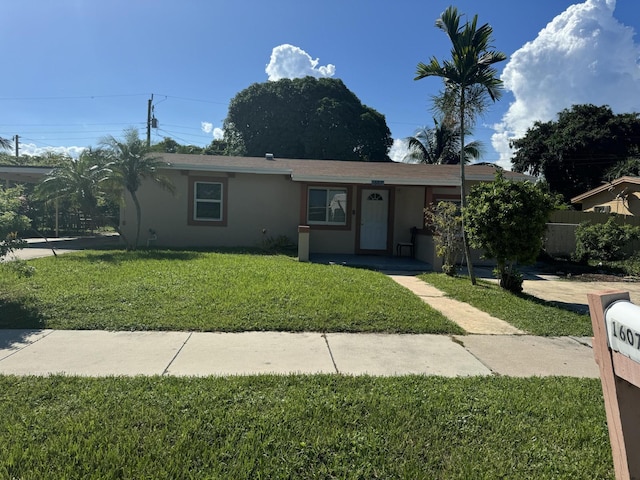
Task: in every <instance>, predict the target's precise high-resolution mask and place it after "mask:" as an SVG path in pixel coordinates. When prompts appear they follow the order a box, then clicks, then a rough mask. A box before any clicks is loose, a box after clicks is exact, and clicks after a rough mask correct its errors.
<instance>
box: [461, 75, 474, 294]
mask: <svg viewBox="0 0 640 480" xmlns="http://www.w3.org/2000/svg"><path fill="white" fill-rule="evenodd" d="M464 93H465V89H464V86H461V87H460V207H461V209H462V215H461V216H462V247H463V249H464V257H465V260H466V261H467V269H468V270H469V278H470V279H471V284H472V285H475V284H476V276H475V274H474V272H473V263H472V262H471V251H470V249H469V243H468V241H467V232H466V230H465V229H466V221H465V215H466V212H465V209H466V208H467V195H466V193H465V191H464V182H465V178H464V160H465V158H464V113H465V95H464Z"/></svg>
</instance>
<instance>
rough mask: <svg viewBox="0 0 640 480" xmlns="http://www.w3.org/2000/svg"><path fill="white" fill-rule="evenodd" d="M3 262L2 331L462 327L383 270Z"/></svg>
mask: <svg viewBox="0 0 640 480" xmlns="http://www.w3.org/2000/svg"><path fill="white" fill-rule="evenodd" d="M28 263H29V265H31V266H33V267H35V273H34V274H33V275H32V276H25V275H22V276H21V275H18V274H17V273H16V269H15V268H10V266H8V265H4V266H3V268H0V328H56V329H106V330H195V331H248V330H279V331H328V332H396V333H463V331H462V330H461V329H460V328H459V327H458V326H457V325H455V324H454V323H452V322H450V321H449V320H448V319H446V318H445V317H444V316H443V315H442V314H440V313H439V312H437V311H435V310H433V309H432V308H430V307H429V306H427V305H425V304H424V302H422V301H421V300H420V299H419V298H418V297H416V296H415V295H413V294H412V293H411V292H409V291H408V290H406V289H405V288H403V287H401V286H399V285H398V284H396V283H395V282H394V281H392V280H391V279H389V278H388V277H387V276H385V275H383V274H381V273H376V272H371V271H368V270H362V269H353V268H347V267H343V266H336V265H316V264H309V263H300V262H298V261H297V260H296V259H294V258H292V257H288V256H284V255H251V254H241V253H211V252H197V251H158V250H146V251H145V250H140V251H136V252H125V251H85V252H80V253H73V254H66V255H62V256H59V257H57V258H56V257H48V258H41V259H37V260H30V261H29V262H28Z"/></svg>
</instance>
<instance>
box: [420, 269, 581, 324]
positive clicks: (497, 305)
mask: <svg viewBox="0 0 640 480" xmlns="http://www.w3.org/2000/svg"><path fill="white" fill-rule="evenodd" d="M420 278H421V279H422V280H424V281H425V282H427V283H430V284H431V285H433V286H434V287H436V288H438V289H439V290H442V291H443V292H445V293H446V294H447V296H449V297H451V298H455V299H456V300H460V301H462V302H465V303H468V304H469V305H473V306H474V307H476V308H478V309H479V310H482V311H483V312H487V313H489V314H490V315H492V316H494V317H496V318H500V319H502V320H504V321H506V322H508V323H510V324H511V325H513V326H515V327H517V328H519V329H521V330H524V331H526V332H528V333H531V334H533V335H543V336H561V335H576V336H590V335H593V330H592V328H591V320H590V318H589V316H588V315H582V314H579V313H575V312H571V311H568V310H565V309H562V308H558V307H556V306H554V305H552V304H550V303H549V302H545V301H544V300H540V299H538V298H536V297H533V296H531V295H526V294H521V295H516V294H513V293H510V292H508V291H506V290H504V289H502V288H500V287H499V286H498V285H496V284H495V283H492V282H487V281H482V280H478V284H477V285H476V286H475V287H474V286H472V285H471V282H470V280H469V278H468V277H449V276H447V275H444V274H441V273H427V274H424V275H420Z"/></svg>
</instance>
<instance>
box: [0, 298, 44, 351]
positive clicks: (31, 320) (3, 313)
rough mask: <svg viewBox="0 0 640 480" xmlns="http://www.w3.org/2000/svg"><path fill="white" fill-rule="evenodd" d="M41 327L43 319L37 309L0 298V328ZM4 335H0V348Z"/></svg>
mask: <svg viewBox="0 0 640 480" xmlns="http://www.w3.org/2000/svg"><path fill="white" fill-rule="evenodd" d="M10 328H11V329H13V328H15V329H41V328H45V320H44V318H43V316H42V314H41V313H40V311H39V310H37V309H35V308H31V307H26V306H25V305H24V304H23V303H21V302H16V301H12V300H0V330H5V329H10ZM3 339H4V336H0V348H2V347H3V346H4V345H3Z"/></svg>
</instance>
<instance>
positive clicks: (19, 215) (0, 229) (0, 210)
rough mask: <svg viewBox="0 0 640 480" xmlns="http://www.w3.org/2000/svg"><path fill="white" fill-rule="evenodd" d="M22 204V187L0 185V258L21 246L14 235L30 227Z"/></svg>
mask: <svg viewBox="0 0 640 480" xmlns="http://www.w3.org/2000/svg"><path fill="white" fill-rule="evenodd" d="M24 203H25V199H24V197H23V196H22V187H14V188H4V187H3V186H2V185H0V257H3V256H4V255H6V254H7V253H10V252H12V251H13V250H15V249H16V248H22V246H23V243H22V241H20V240H19V239H18V238H17V236H16V234H17V233H18V232H20V231H23V230H26V229H27V228H29V226H30V225H31V221H30V220H29V218H28V217H27V216H26V215H25V214H24V210H25V206H24Z"/></svg>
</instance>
